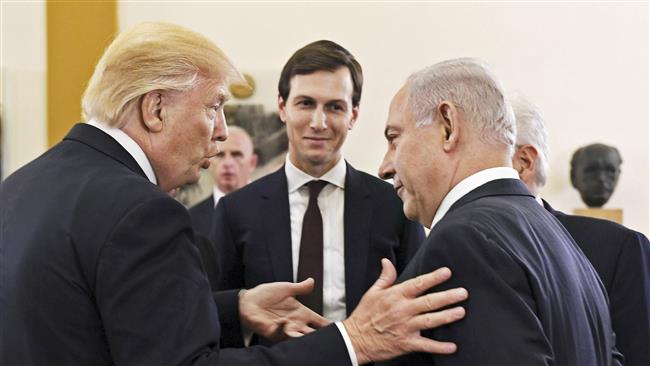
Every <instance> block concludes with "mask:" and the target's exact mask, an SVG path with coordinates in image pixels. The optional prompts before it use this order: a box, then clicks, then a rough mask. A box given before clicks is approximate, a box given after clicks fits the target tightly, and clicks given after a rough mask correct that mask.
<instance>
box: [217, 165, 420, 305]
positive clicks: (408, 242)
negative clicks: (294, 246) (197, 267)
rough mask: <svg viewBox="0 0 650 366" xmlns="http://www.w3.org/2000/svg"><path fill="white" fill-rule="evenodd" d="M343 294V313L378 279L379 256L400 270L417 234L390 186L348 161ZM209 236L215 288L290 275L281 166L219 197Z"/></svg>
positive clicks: (286, 278) (286, 205)
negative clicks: (216, 280) (215, 268)
mask: <svg viewBox="0 0 650 366" xmlns="http://www.w3.org/2000/svg"><path fill="white" fill-rule="evenodd" d="M344 205H345V207H344V225H345V228H344V241H345V243H344V246H345V293H346V310H347V313H348V314H350V313H351V312H352V310H354V308H355V307H356V306H357V304H358V303H359V300H360V299H361V296H362V295H363V294H364V293H365V291H366V290H367V289H368V288H369V287H370V286H371V285H372V284H373V283H374V281H375V280H376V279H377V277H379V273H380V272H381V263H380V260H381V258H388V259H390V260H391V261H392V262H393V263H395V265H396V267H397V269H398V271H401V270H402V269H403V268H404V267H405V266H406V264H407V263H408V261H409V260H410V258H411V257H412V256H413V254H415V252H416V250H417V248H418V247H419V245H420V243H421V242H422V241H423V240H424V230H423V228H422V226H421V225H420V224H416V223H414V222H412V221H409V220H408V219H406V217H405V216H404V214H403V211H402V202H401V201H400V199H399V197H397V195H396V194H395V191H394V190H393V188H392V186H391V185H390V184H388V183H386V182H383V181H381V180H379V179H378V178H375V177H372V176H370V175H368V174H366V173H363V172H360V171H357V170H355V169H354V168H352V167H351V166H350V165H349V164H348V165H347V173H346V179H345V200H344ZM213 233H214V236H213V238H214V239H213V240H212V242H213V243H215V245H216V250H217V256H218V257H219V260H220V261H219V267H220V270H221V276H220V282H219V286H220V287H219V288H221V289H233V288H250V287H254V286H256V285H258V284H260V283H265V282H273V281H289V282H292V281H293V267H292V258H291V257H292V254H291V224H290V213H289V194H288V188H287V177H286V174H285V170H284V167H283V168H281V169H279V170H278V171H276V172H275V173H272V174H270V175H267V176H266V177H263V178H261V179H258V180H256V181H255V182H253V183H250V184H248V185H247V186H245V187H243V188H241V189H239V190H238V191H235V192H232V193H230V194H228V195H227V196H225V197H223V198H222V199H220V200H219V204H218V205H217V211H216V225H215V227H214V230H213Z"/></svg>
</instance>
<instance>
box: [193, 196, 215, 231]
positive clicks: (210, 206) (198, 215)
mask: <svg viewBox="0 0 650 366" xmlns="http://www.w3.org/2000/svg"><path fill="white" fill-rule="evenodd" d="M188 211H189V213H190V218H191V219H192V227H194V231H195V232H197V233H199V234H201V235H203V236H205V237H206V238H208V237H210V232H211V231H212V225H213V224H214V196H213V195H212V194H211V195H210V197H208V198H206V199H204V200H203V201H201V202H199V203H197V204H196V205H194V206H192V207H190V209H189V210H188Z"/></svg>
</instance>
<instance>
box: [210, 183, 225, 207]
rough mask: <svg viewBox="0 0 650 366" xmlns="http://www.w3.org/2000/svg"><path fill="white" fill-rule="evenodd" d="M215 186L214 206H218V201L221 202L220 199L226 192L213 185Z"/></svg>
mask: <svg viewBox="0 0 650 366" xmlns="http://www.w3.org/2000/svg"><path fill="white" fill-rule="evenodd" d="M213 187H214V188H213V189H212V200H213V201H214V207H215V208H216V207H217V203H219V200H220V199H221V197H223V196H225V195H226V194H225V193H223V192H221V190H220V189H219V188H218V187H217V186H216V185H215V186H213Z"/></svg>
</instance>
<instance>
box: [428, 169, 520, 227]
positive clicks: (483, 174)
mask: <svg viewBox="0 0 650 366" xmlns="http://www.w3.org/2000/svg"><path fill="white" fill-rule="evenodd" d="M503 178H512V179H519V174H517V171H516V170H514V169H512V168H508V167H498V168H489V169H485V170H481V171H478V172H476V173H474V174H472V175H470V176H469V177H467V178H465V179H463V180H461V181H460V182H458V184H456V185H455V186H454V188H452V189H451V191H449V193H447V195H446V196H445V198H443V199H442V202H440V206H439V207H438V211H436V214H435V215H434V216H433V221H432V222H431V229H432V230H433V227H434V226H435V225H436V224H437V223H438V222H439V221H440V220H442V218H443V217H444V216H445V215H446V214H447V211H449V209H450V208H451V206H452V205H453V204H454V203H456V201H458V200H459V199H461V198H462V197H463V196H465V195H466V194H468V193H469V192H471V191H473V190H474V189H476V188H478V187H480V186H482V185H484V184H485V183H487V182H491V181H493V180H497V179H503Z"/></svg>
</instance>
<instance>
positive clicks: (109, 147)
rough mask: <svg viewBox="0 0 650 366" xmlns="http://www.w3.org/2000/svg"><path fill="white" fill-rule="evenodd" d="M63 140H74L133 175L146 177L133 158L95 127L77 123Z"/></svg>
mask: <svg viewBox="0 0 650 366" xmlns="http://www.w3.org/2000/svg"><path fill="white" fill-rule="evenodd" d="M63 139H64V140H75V141H78V142H81V143H83V144H85V145H88V146H90V147H92V148H93V149H95V150H98V151H101V152H103V153H104V154H106V155H108V156H110V157H112V158H113V159H115V160H117V161H119V162H120V163H122V164H124V165H125V166H126V167H127V168H129V169H130V170H132V171H133V172H134V173H136V174H139V175H141V176H143V177H144V178H145V179H148V178H147V175H146V174H144V171H143V170H142V168H140V165H138V163H137V162H136V161H135V159H134V158H133V156H131V154H129V152H128V151H126V150H125V149H124V148H123V147H122V145H120V144H119V143H118V142H117V141H115V139H114V138H112V137H111V136H109V135H107V134H106V133H105V132H103V131H102V130H100V129H98V128H97V127H94V126H91V125H89V124H86V123H77V124H76V125H74V127H72V129H71V130H70V132H68V134H67V135H66V136H65V137H64V138H63Z"/></svg>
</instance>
